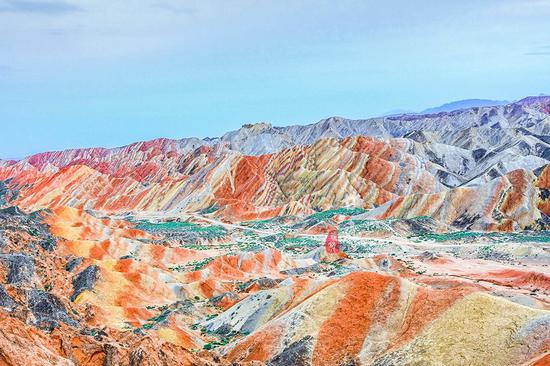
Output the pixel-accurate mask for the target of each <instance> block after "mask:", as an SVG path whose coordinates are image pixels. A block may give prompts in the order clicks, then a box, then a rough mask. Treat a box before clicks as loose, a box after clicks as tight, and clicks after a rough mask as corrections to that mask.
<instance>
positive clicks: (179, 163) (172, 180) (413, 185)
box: [0, 97, 550, 230]
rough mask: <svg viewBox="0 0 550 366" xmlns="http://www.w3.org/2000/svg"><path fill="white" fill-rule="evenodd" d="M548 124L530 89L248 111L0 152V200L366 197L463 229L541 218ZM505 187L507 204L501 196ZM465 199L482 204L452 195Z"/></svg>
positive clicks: (71, 202)
mask: <svg viewBox="0 0 550 366" xmlns="http://www.w3.org/2000/svg"><path fill="white" fill-rule="evenodd" d="M549 135H550V97H528V98H525V99H522V100H520V101H517V102H514V103H511V104H506V105H497V106H485V107H473V108H467V109H460V110H457V111H452V112H440V113H436V114H422V115H402V116H396V117H383V118H371V119H367V120H349V119H345V118H340V117H332V118H328V119H325V120H322V121H319V122H317V123H314V124H310V125H305V126H299V125H295V126H288V127H274V126H272V125H270V124H268V123H257V124H249V125H244V126H243V127H242V128H241V129H239V130H236V131H231V132H228V133H226V134H225V135H223V136H222V137H219V138H208V139H202V140H201V139H196V138H186V139H182V140H169V139H157V140H152V141H146V142H138V143H134V144H131V145H127V146H124V147H121V148H115V149H103V148H92V149H74V150H66V151H58V152H48V153H42V154H37V155H33V156H30V157H27V158H25V159H22V160H20V161H0V180H2V181H3V182H4V183H3V186H4V191H5V195H4V196H5V200H6V202H7V204H17V205H19V206H20V207H21V208H23V209H31V210H36V209H41V208H55V207H59V206H62V205H68V206H73V207H77V208H84V209H93V210H98V211H104V212H107V213H130V212H133V211H145V212H156V211H162V212H188V211H195V212H196V211H200V210H206V209H210V210H214V211H216V212H217V214H218V215H219V216H223V217H225V218H226V219H228V220H243V219H254V218H262V217H264V218H265V217H272V216H276V215H294V214H310V213H312V212H314V211H318V210H327V209H333V208H338V207H360V208H364V209H373V210H372V212H370V213H369V215H371V216H372V217H384V218H388V217H412V215H419V216H421V215H429V216H432V217H434V218H437V219H438V220H439V221H441V222H442V223H444V224H448V225H451V226H455V227H459V228H475V229H477V230H494V229H512V228H514V229H524V228H534V227H539V228H540V227H545V225H546V212H545V211H546V209H545V207H546V204H544V203H541V202H543V201H544V200H545V199H546V195H545V193H544V192H545V191H544V190H545V189H546V188H545V183H540V180H538V179H537V176H538V175H540V173H541V172H542V171H543V170H544V167H545V166H546V165H547V164H548V162H549V160H550V145H549V144H550V137H549ZM518 182H521V183H522V184H521V188H518V186H517V185H516V184H517V183H518ZM518 189H519V192H516V190H518ZM508 196H510V197H515V198H510V200H512V201H513V203H510V204H508V205H506V207H503V204H504V201H506V197H508ZM519 198H521V201H518V199H519ZM469 200H475V202H476V205H477V206H475V207H476V208H475V210H476V211H478V212H472V208H471V207H473V206H469V207H470V209H469V210H466V209H465V208H460V205H458V203H457V202H463V203H464V202H469ZM541 200H542V201H541ZM472 202H473V201H472ZM403 205H404V206H403ZM457 205H458V206H457ZM399 207H401V208H399ZM511 207H513V208H514V209H511ZM526 207H528V208H529V210H527V212H525V208H526ZM537 207H538V208H537ZM541 207H542V209H540V210H539V208H541Z"/></svg>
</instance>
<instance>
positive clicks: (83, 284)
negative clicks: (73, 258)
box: [71, 265, 99, 301]
mask: <svg viewBox="0 0 550 366" xmlns="http://www.w3.org/2000/svg"><path fill="white" fill-rule="evenodd" d="M98 276H99V267H98V266H96V265H91V266H89V267H87V268H86V269H85V270H83V271H82V272H80V273H79V274H78V275H77V276H76V277H75V278H74V279H73V290H74V291H73V294H72V295H71V301H74V300H75V299H76V298H77V297H78V295H80V294H81V293H82V292H84V291H89V290H92V289H93V288H94V285H95V283H96V281H97V278H98Z"/></svg>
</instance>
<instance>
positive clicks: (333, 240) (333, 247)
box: [325, 228, 340, 253]
mask: <svg viewBox="0 0 550 366" xmlns="http://www.w3.org/2000/svg"><path fill="white" fill-rule="evenodd" d="M325 251H326V252H327V253H340V242H339V241H338V230H337V229H335V228H332V229H330V230H329V232H328V235H327V239H326V240H325Z"/></svg>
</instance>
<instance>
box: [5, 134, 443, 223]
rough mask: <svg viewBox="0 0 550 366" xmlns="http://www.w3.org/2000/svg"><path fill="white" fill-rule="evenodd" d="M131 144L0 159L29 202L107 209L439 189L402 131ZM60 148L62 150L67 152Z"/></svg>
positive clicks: (322, 200)
mask: <svg viewBox="0 0 550 366" xmlns="http://www.w3.org/2000/svg"><path fill="white" fill-rule="evenodd" d="M159 143H160V146H157V144H155V143H153V142H152V143H151V144H141V145H136V147H135V148H134V149H131V148H125V149H122V150H120V151H119V152H117V154H114V155H113V153H111V155H109V156H107V157H105V156H104V155H103V153H104V152H103V151H102V150H98V151H95V150H92V151H88V152H87V154H83V153H82V154H79V153H78V152H75V151H71V152H70V153H68V155H67V156H64V155H62V153H55V154H53V153H47V154H42V155H37V156H34V157H31V158H29V159H26V160H25V161H23V162H20V163H17V164H11V165H7V166H4V167H1V168H0V179H2V180H8V179H9V180H10V181H9V184H8V186H9V187H11V188H12V189H14V190H18V196H17V198H16V199H14V200H13V201H12V202H11V203H12V204H17V205H19V206H20V207H22V208H25V209H29V210H34V209H38V208H55V207H59V206H63V205H69V206H73V207H79V208H86V209H94V210H100V211H107V212H124V211H133V210H139V211H170V210H176V211H177V210H199V209H204V208H208V207H210V206H214V205H215V206H218V207H219V208H220V212H219V213H220V214H223V215H225V216H226V217H228V218H237V219H242V218H253V217H259V216H274V215H277V214H282V213H298V212H311V210H312V209H329V208H333V207H340V206H343V205H344V206H349V205H352V206H360V207H367V208H370V207H374V206H377V205H379V204H382V203H384V202H387V201H388V200H390V199H391V198H394V197H396V196H398V195H402V194H407V193H411V192H423V193H430V192H434V191H438V190H440V189H442V187H441V186H440V184H439V183H438V182H437V180H436V179H435V178H434V177H433V175H432V174H431V173H430V171H432V170H434V167H433V166H432V165H431V163H427V164H424V163H421V162H420V161H419V160H418V159H415V158H414V157H413V156H412V155H410V154H407V153H405V152H404V149H403V148H404V147H403V146H402V145H401V144H400V142H399V141H397V140H396V141H391V142H389V143H388V142H382V141H379V140H376V139H372V138H366V137H354V138H348V139H345V140H343V141H340V142H339V141H337V140H332V139H328V140H321V141H319V142H317V143H315V144H313V145H311V146H300V147H295V148H292V149H288V150H283V151H281V152H279V153H277V154H273V155H263V156H241V155H238V154H236V153H234V152H229V151H226V150H219V149H218V148H209V147H204V146H203V147H201V148H199V149H196V150H194V151H192V152H189V153H182V152H181V151H178V150H176V149H172V148H170V146H169V145H168V147H167V146H166V143H164V142H163V141H160V142H159ZM60 154H61V155H60ZM83 155H84V156H83Z"/></svg>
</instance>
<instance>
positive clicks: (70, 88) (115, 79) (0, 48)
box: [0, 0, 550, 159]
mask: <svg viewBox="0 0 550 366" xmlns="http://www.w3.org/2000/svg"><path fill="white" fill-rule="evenodd" d="M548 19H550V0H461V1H456V0H415V1H411V0H380V1H379V0H376V1H374V0H338V1H328V0H292V1H290V0H274V1H271V0H263V1H260V0H196V1H195V0H178V1H169V0H132V1H130V0H126V1H119V0H109V1H91V0H44V1H39V0H21V1H18V0H0V158H4V159H8V158H9V159H12V158H15V159H18V158H22V157H24V156H27V155H30V154H33V153H37V152H41V151H51V150H60V149H66V148H76V147H92V146H104V147H114V146H121V145H124V144H128V143H131V142H134V141H141V140H148V139H153V138H157V137H169V138H183V137H190V136H196V137H207V136H210V137H213V136H220V135H222V134H223V133H224V132H227V131H230V130H234V129H237V128H239V127H240V126H241V125H243V124H245V123H254V122H259V121H266V122H270V123H272V124H274V125H280V126H282V125H290V124H307V123H313V122H316V121H318V120H320V119H322V118H326V117H330V116H343V117H348V118H365V117H371V116H377V115H382V114H384V113H387V112H389V111H395V110H410V111H420V110H423V109H426V108H428V107H433V106H438V105H441V104H443V103H446V102H449V101H454V100H461V99H469V98H489V99H497V100H516V99H520V98H522V97H524V96H527V95H539V94H541V93H550V90H549V89H550V22H549V21H548Z"/></svg>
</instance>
